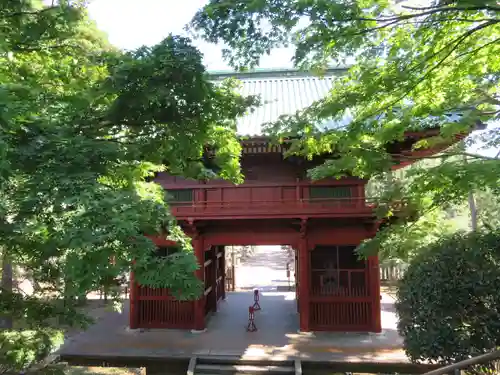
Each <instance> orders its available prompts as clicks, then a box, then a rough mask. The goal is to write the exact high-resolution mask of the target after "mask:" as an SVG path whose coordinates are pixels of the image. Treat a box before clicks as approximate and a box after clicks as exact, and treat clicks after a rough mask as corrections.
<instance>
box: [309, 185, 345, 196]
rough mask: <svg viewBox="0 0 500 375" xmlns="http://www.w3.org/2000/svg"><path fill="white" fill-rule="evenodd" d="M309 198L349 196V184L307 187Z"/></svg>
mask: <svg viewBox="0 0 500 375" xmlns="http://www.w3.org/2000/svg"><path fill="white" fill-rule="evenodd" d="M309 197H310V198H311V199H332V198H351V197H352V189H351V187H350V186H312V187H311V188H310V189H309Z"/></svg>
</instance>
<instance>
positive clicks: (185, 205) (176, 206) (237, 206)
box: [170, 198, 375, 218]
mask: <svg viewBox="0 0 500 375" xmlns="http://www.w3.org/2000/svg"><path fill="white" fill-rule="evenodd" d="M170 205H171V207H172V212H173V214H174V215H175V216H176V217H178V218H182V217H197V216H204V217H206V216H213V217H217V216H249V215H255V216H284V217H285V216H293V215H297V214H303V215H310V216H320V217H321V216H329V215H339V216H353V215H354V216H355V215H357V214H361V215H371V214H372V213H373V210H374V208H375V204H374V202H373V201H370V200H368V199H365V198H329V199H325V198H321V199H302V200H296V199H294V200H292V199H290V200H285V199H281V200H251V201H249V200H246V201H243V200H242V201H195V202H171V203H170Z"/></svg>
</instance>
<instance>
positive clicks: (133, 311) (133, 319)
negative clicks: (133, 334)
mask: <svg viewBox="0 0 500 375" xmlns="http://www.w3.org/2000/svg"><path fill="white" fill-rule="evenodd" d="M137 297H138V296H137V283H136V282H135V277H134V271H130V293H129V301H130V302H129V303H130V311H129V326H130V329H136V328H139V319H138V318H139V315H138V312H139V309H138V307H137V303H138V300H137Z"/></svg>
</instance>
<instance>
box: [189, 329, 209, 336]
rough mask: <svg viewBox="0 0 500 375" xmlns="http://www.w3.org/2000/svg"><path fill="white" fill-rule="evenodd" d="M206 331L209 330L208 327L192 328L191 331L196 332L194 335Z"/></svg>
mask: <svg viewBox="0 0 500 375" xmlns="http://www.w3.org/2000/svg"><path fill="white" fill-rule="evenodd" d="M205 332H207V329H206V328H205V329H192V330H191V333H192V334H194V335H198V334H200V333H205Z"/></svg>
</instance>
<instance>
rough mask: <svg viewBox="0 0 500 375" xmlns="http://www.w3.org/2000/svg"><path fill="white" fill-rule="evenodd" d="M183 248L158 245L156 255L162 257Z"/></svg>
mask: <svg viewBox="0 0 500 375" xmlns="http://www.w3.org/2000/svg"><path fill="white" fill-rule="evenodd" d="M180 250H181V249H180V248H179V247H177V246H158V247H157V248H156V256H157V257H160V258H164V257H167V256H169V255H172V254H175V253H178V252H179V251H180Z"/></svg>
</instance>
